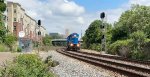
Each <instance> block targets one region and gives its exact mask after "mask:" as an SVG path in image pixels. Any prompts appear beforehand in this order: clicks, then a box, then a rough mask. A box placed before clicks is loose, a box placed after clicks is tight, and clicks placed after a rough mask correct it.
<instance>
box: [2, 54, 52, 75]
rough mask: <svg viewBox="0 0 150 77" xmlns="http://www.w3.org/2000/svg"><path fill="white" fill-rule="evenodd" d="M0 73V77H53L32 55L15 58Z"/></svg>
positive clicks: (39, 60)
mask: <svg viewBox="0 0 150 77" xmlns="http://www.w3.org/2000/svg"><path fill="white" fill-rule="evenodd" d="M7 65H8V66H6V67H4V69H3V70H2V71H1V77H54V76H53V74H52V73H50V72H49V68H48V67H47V66H46V64H44V63H43V62H42V61H41V59H40V58H39V57H38V56H37V55H34V54H23V55H19V56H18V57H16V58H15V59H14V61H13V63H10V64H7Z"/></svg>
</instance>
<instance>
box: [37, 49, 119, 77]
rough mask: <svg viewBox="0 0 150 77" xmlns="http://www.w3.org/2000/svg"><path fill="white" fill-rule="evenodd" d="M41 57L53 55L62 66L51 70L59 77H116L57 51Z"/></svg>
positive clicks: (43, 54)
mask: <svg viewBox="0 0 150 77" xmlns="http://www.w3.org/2000/svg"><path fill="white" fill-rule="evenodd" d="M40 55H41V56H42V57H43V58H46V56H48V55H51V56H52V59H53V60H56V61H59V63H60V64H59V65H58V66H56V67H53V68H52V69H51V70H52V71H53V72H54V73H55V74H57V75H58V76H59V77H116V75H115V76H113V75H114V74H111V73H112V72H110V71H109V72H108V71H107V70H104V69H102V68H99V67H96V66H93V65H90V64H88V63H85V62H82V61H79V60H76V59H72V58H70V57H67V56H64V55H62V54H60V53H58V52H56V51H50V52H48V54H47V53H44V52H43V53H40ZM117 77H118V75H117Z"/></svg>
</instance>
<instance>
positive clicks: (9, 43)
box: [4, 34, 17, 51]
mask: <svg viewBox="0 0 150 77" xmlns="http://www.w3.org/2000/svg"><path fill="white" fill-rule="evenodd" d="M16 40H17V39H16V37H15V36H14V35H12V34H9V35H7V36H5V38H4V43H5V44H6V45H7V46H8V47H9V48H10V51H12V48H13V45H14V44H15V42H16Z"/></svg>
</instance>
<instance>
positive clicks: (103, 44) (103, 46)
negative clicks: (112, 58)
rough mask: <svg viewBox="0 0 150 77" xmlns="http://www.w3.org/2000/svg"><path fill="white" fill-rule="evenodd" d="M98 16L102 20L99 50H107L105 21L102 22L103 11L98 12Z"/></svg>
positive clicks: (103, 17)
mask: <svg viewBox="0 0 150 77" xmlns="http://www.w3.org/2000/svg"><path fill="white" fill-rule="evenodd" d="M100 18H101V20H102V25H100V28H101V30H102V38H101V51H104V52H106V51H107V48H106V29H107V28H106V25H105V22H104V19H105V13H104V12H102V13H101V14H100Z"/></svg>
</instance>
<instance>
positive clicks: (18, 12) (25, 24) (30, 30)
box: [7, 2, 46, 40]
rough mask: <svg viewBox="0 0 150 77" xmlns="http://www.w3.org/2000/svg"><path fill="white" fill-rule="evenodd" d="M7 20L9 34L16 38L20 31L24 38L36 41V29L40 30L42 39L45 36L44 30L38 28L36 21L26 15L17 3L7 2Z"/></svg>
mask: <svg viewBox="0 0 150 77" xmlns="http://www.w3.org/2000/svg"><path fill="white" fill-rule="evenodd" d="M7 18H8V21H7V23H8V24H7V26H8V30H9V32H10V33H13V34H14V35H16V36H17V37H19V32H20V31H24V32H25V37H24V38H28V39H32V40H34V39H37V36H38V35H37V31H38V29H41V33H42V37H44V36H45V34H46V29H45V28H44V27H43V26H42V27H41V28H38V24H37V22H36V20H34V19H33V18H31V17H30V16H29V15H27V14H26V13H25V9H23V8H22V7H21V5H20V4H19V3H14V2H7Z"/></svg>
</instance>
